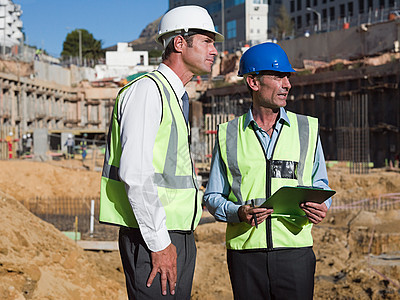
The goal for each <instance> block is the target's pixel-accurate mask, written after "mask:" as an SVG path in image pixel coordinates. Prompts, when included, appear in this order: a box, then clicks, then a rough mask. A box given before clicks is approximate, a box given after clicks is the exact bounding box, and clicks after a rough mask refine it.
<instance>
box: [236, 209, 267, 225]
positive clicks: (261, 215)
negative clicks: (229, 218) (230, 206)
mask: <svg viewBox="0 0 400 300" xmlns="http://www.w3.org/2000/svg"><path fill="white" fill-rule="evenodd" d="M273 211H274V210H273V209H269V208H264V207H251V205H242V206H240V207H239V210H238V215H239V219H240V221H241V222H246V223H247V224H250V225H251V226H255V225H256V224H255V222H254V215H256V217H257V222H258V224H261V223H262V222H264V221H265V220H266V219H267V218H268V217H269V216H270V215H271V214H272V213H273Z"/></svg>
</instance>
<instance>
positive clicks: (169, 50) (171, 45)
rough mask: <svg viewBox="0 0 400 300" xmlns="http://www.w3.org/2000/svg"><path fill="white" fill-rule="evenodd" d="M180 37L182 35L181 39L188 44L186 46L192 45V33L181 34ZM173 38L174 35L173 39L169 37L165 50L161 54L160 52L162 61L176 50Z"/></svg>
mask: <svg viewBox="0 0 400 300" xmlns="http://www.w3.org/2000/svg"><path fill="white" fill-rule="evenodd" d="M182 37H183V39H184V40H185V41H186V43H187V44H188V47H193V37H194V34H193V35H186V36H182ZM175 38H176V37H174V38H173V39H171V41H170V42H169V43H168V45H167V47H165V50H164V52H163V54H162V60H163V61H164V60H166V59H168V57H169V56H170V55H171V54H172V53H174V52H177V51H176V50H175V46H174V40H175Z"/></svg>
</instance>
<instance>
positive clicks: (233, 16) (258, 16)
mask: <svg viewBox="0 0 400 300" xmlns="http://www.w3.org/2000/svg"><path fill="white" fill-rule="evenodd" d="M190 4H195V5H200V6H202V7H204V8H206V9H207V10H208V12H209V13H210V15H211V17H212V18H213V20H214V24H215V27H216V29H217V31H219V32H221V33H223V34H224V35H225V42H224V43H223V44H222V45H218V48H219V50H229V51H233V50H236V49H238V48H241V47H243V46H244V45H245V44H249V45H250V46H252V45H255V44H259V43H262V42H265V41H268V40H274V39H275V38H276V37H275V36H274V30H273V29H274V27H275V20H276V18H277V17H278V15H279V9H280V7H281V6H282V5H284V6H285V8H286V11H287V12H288V14H289V15H290V17H291V20H292V21H293V32H292V33H290V34H289V35H290V36H291V37H297V36H303V35H307V34H312V33H316V32H321V31H323V32H327V31H333V30H340V29H343V28H347V27H350V26H360V25H361V24H363V23H368V24H371V23H377V22H383V21H385V20H388V18H389V13H390V11H392V10H395V9H397V8H399V9H400V0H350V1H349V0H335V1H334V0H169V8H170V9H171V8H174V7H177V6H180V5H190Z"/></svg>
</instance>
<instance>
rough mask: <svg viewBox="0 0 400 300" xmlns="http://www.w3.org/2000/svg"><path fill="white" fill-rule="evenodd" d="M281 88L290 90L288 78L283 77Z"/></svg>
mask: <svg viewBox="0 0 400 300" xmlns="http://www.w3.org/2000/svg"><path fill="white" fill-rule="evenodd" d="M282 86H283V87H285V88H287V89H290V88H291V87H292V85H291V84H290V80H289V77H287V76H285V77H284V78H283V80H282Z"/></svg>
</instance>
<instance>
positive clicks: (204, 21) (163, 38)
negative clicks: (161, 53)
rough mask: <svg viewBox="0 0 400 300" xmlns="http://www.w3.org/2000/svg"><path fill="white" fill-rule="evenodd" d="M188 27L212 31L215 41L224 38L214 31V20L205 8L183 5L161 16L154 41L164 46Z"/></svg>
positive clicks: (187, 29) (185, 31) (183, 32)
mask: <svg viewBox="0 0 400 300" xmlns="http://www.w3.org/2000/svg"><path fill="white" fill-rule="evenodd" d="M190 29H194V30H204V31H208V32H211V33H214V34H215V41H216V42H222V41H223V40H224V36H223V35H222V34H220V33H218V32H217V31H215V28H214V22H213V20H212V19H211V16H210V15H209V14H208V12H207V10H206V9H205V8H203V7H200V6H196V5H185V6H179V7H176V8H173V9H171V10H170V11H169V12H167V13H166V14H165V15H164V16H163V17H162V19H161V21H160V24H159V26H158V35H157V37H156V41H157V42H158V43H160V44H161V45H163V46H164V48H165V47H166V46H167V45H168V43H169V41H170V40H171V39H172V38H173V37H175V36H177V35H179V34H183V35H184V34H185V33H188V32H189V30H190Z"/></svg>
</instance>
